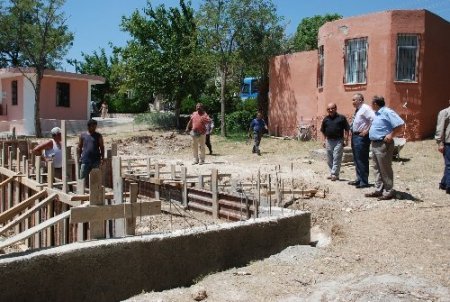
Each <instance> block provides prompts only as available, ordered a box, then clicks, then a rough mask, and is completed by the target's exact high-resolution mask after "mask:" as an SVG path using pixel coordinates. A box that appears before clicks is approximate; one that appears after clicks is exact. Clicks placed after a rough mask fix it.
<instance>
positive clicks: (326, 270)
mask: <svg viewBox="0 0 450 302" xmlns="http://www.w3.org/2000/svg"><path fill="white" fill-rule="evenodd" d="M100 130H101V129H100ZM113 141H115V142H118V143H119V153H120V154H122V155H128V156H142V155H146V156H151V157H152V160H155V161H159V162H165V163H167V164H169V163H173V164H178V165H186V166H187V167H188V173H189V172H192V173H194V172H200V171H201V172H206V171H210V169H212V168H218V169H219V172H220V173H232V175H233V177H236V178H237V179H239V180H243V181H244V180H249V179H251V178H252V177H255V176H256V175H257V172H258V170H260V171H261V173H262V174H267V173H271V174H272V175H275V170H276V169H278V171H279V173H278V175H279V176H281V178H283V179H285V180H286V183H287V184H288V183H289V182H290V181H291V182H292V179H294V186H295V187H302V188H319V189H320V190H325V191H327V192H328V193H327V196H326V197H325V198H312V199H301V200H298V201H297V202H296V203H294V204H293V205H292V206H291V208H296V209H304V210H308V211H311V213H312V224H313V229H312V239H311V240H312V241H315V242H316V243H317V245H316V247H312V246H292V247H289V248H287V249H285V250H284V251H282V252H281V253H279V254H276V255H273V256H271V257H270V258H267V259H265V260H262V261H255V262H252V263H249V264H248V265H247V266H246V267H239V268H233V269H229V270H227V271H223V272H217V273H212V274H210V275H208V276H205V277H204V278H202V279H201V280H197V283H196V284H194V285H193V286H191V287H189V288H175V289H171V290H166V291H163V292H152V293H143V294H142V295H140V296H136V297H132V298H130V299H129V301H179V302H181V301H194V300H193V297H192V295H193V294H194V293H196V292H198V291H201V290H204V291H206V294H207V298H206V299H205V300H204V301H210V302H213V301H450V226H449V225H450V223H449V222H450V195H447V194H445V192H443V191H441V190H438V189H437V188H438V182H439V180H440V177H441V176H442V171H443V159H442V158H441V156H440V153H438V152H437V148H436V144H435V143H434V141H432V140H427V141H421V142H408V143H407V144H406V146H405V147H404V148H403V150H402V151H401V153H400V156H401V160H400V161H396V162H394V164H393V167H394V175H395V184H394V186H395V188H396V189H397V190H398V193H397V199H395V200H390V201H377V200H376V199H371V198H365V197H364V193H368V192H370V191H371V190H373V188H367V189H356V188H355V187H353V186H349V185H347V181H349V180H353V178H354V167H353V166H349V167H343V171H342V174H341V180H340V181H336V182H331V181H329V180H327V179H326V176H327V167H326V164H325V162H324V161H323V160H320V159H315V158H312V157H311V156H310V151H312V150H316V149H319V148H320V145H321V144H320V143H319V142H299V141H295V140H280V139H273V138H263V141H262V144H261V150H262V155H261V156H257V155H255V154H252V153H251V144H246V143H245V142H239V141H226V140H224V139H222V138H220V137H218V136H213V137H212V144H213V150H214V155H207V158H206V164H205V165H202V166H199V165H191V164H190V162H191V161H192V158H191V155H190V137H189V136H187V135H181V134H178V133H175V132H160V131H138V130H134V131H132V132H127V131H116V132H112V133H106V132H105V142H106V144H107V145H109V144H111V143H112V142H113ZM370 178H371V179H370V180H371V182H372V183H373V170H371V176H370ZM153 223H158V222H153ZM166 223H167V222H166ZM142 228H143V230H144V231H145V225H144V226H142Z"/></svg>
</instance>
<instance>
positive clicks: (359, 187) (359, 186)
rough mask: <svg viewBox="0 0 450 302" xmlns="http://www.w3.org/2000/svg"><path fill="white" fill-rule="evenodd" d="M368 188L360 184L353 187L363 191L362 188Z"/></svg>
mask: <svg viewBox="0 0 450 302" xmlns="http://www.w3.org/2000/svg"><path fill="white" fill-rule="evenodd" d="M368 187H370V186H369V185H362V184H359V185H356V186H355V188H357V189H364V188H368Z"/></svg>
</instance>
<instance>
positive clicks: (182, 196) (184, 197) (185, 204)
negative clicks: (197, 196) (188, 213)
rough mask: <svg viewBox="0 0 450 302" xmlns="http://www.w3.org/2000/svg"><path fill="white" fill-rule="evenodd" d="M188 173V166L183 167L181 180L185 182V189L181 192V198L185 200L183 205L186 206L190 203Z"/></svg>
mask: <svg viewBox="0 0 450 302" xmlns="http://www.w3.org/2000/svg"><path fill="white" fill-rule="evenodd" d="M186 175H187V168H186V167H181V181H182V182H183V188H182V190H183V191H182V192H181V199H182V202H183V206H185V207H187V205H188V198H187V195H188V194H187V182H186Z"/></svg>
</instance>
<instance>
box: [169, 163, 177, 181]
mask: <svg viewBox="0 0 450 302" xmlns="http://www.w3.org/2000/svg"><path fill="white" fill-rule="evenodd" d="M170 175H171V177H172V179H175V178H176V177H177V171H176V166H175V165H170Z"/></svg>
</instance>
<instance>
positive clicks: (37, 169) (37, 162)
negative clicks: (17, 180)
mask: <svg viewBox="0 0 450 302" xmlns="http://www.w3.org/2000/svg"><path fill="white" fill-rule="evenodd" d="M34 173H35V174H36V181H37V182H38V183H41V181H42V180H41V157H40V156H36V157H35V160H34Z"/></svg>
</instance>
